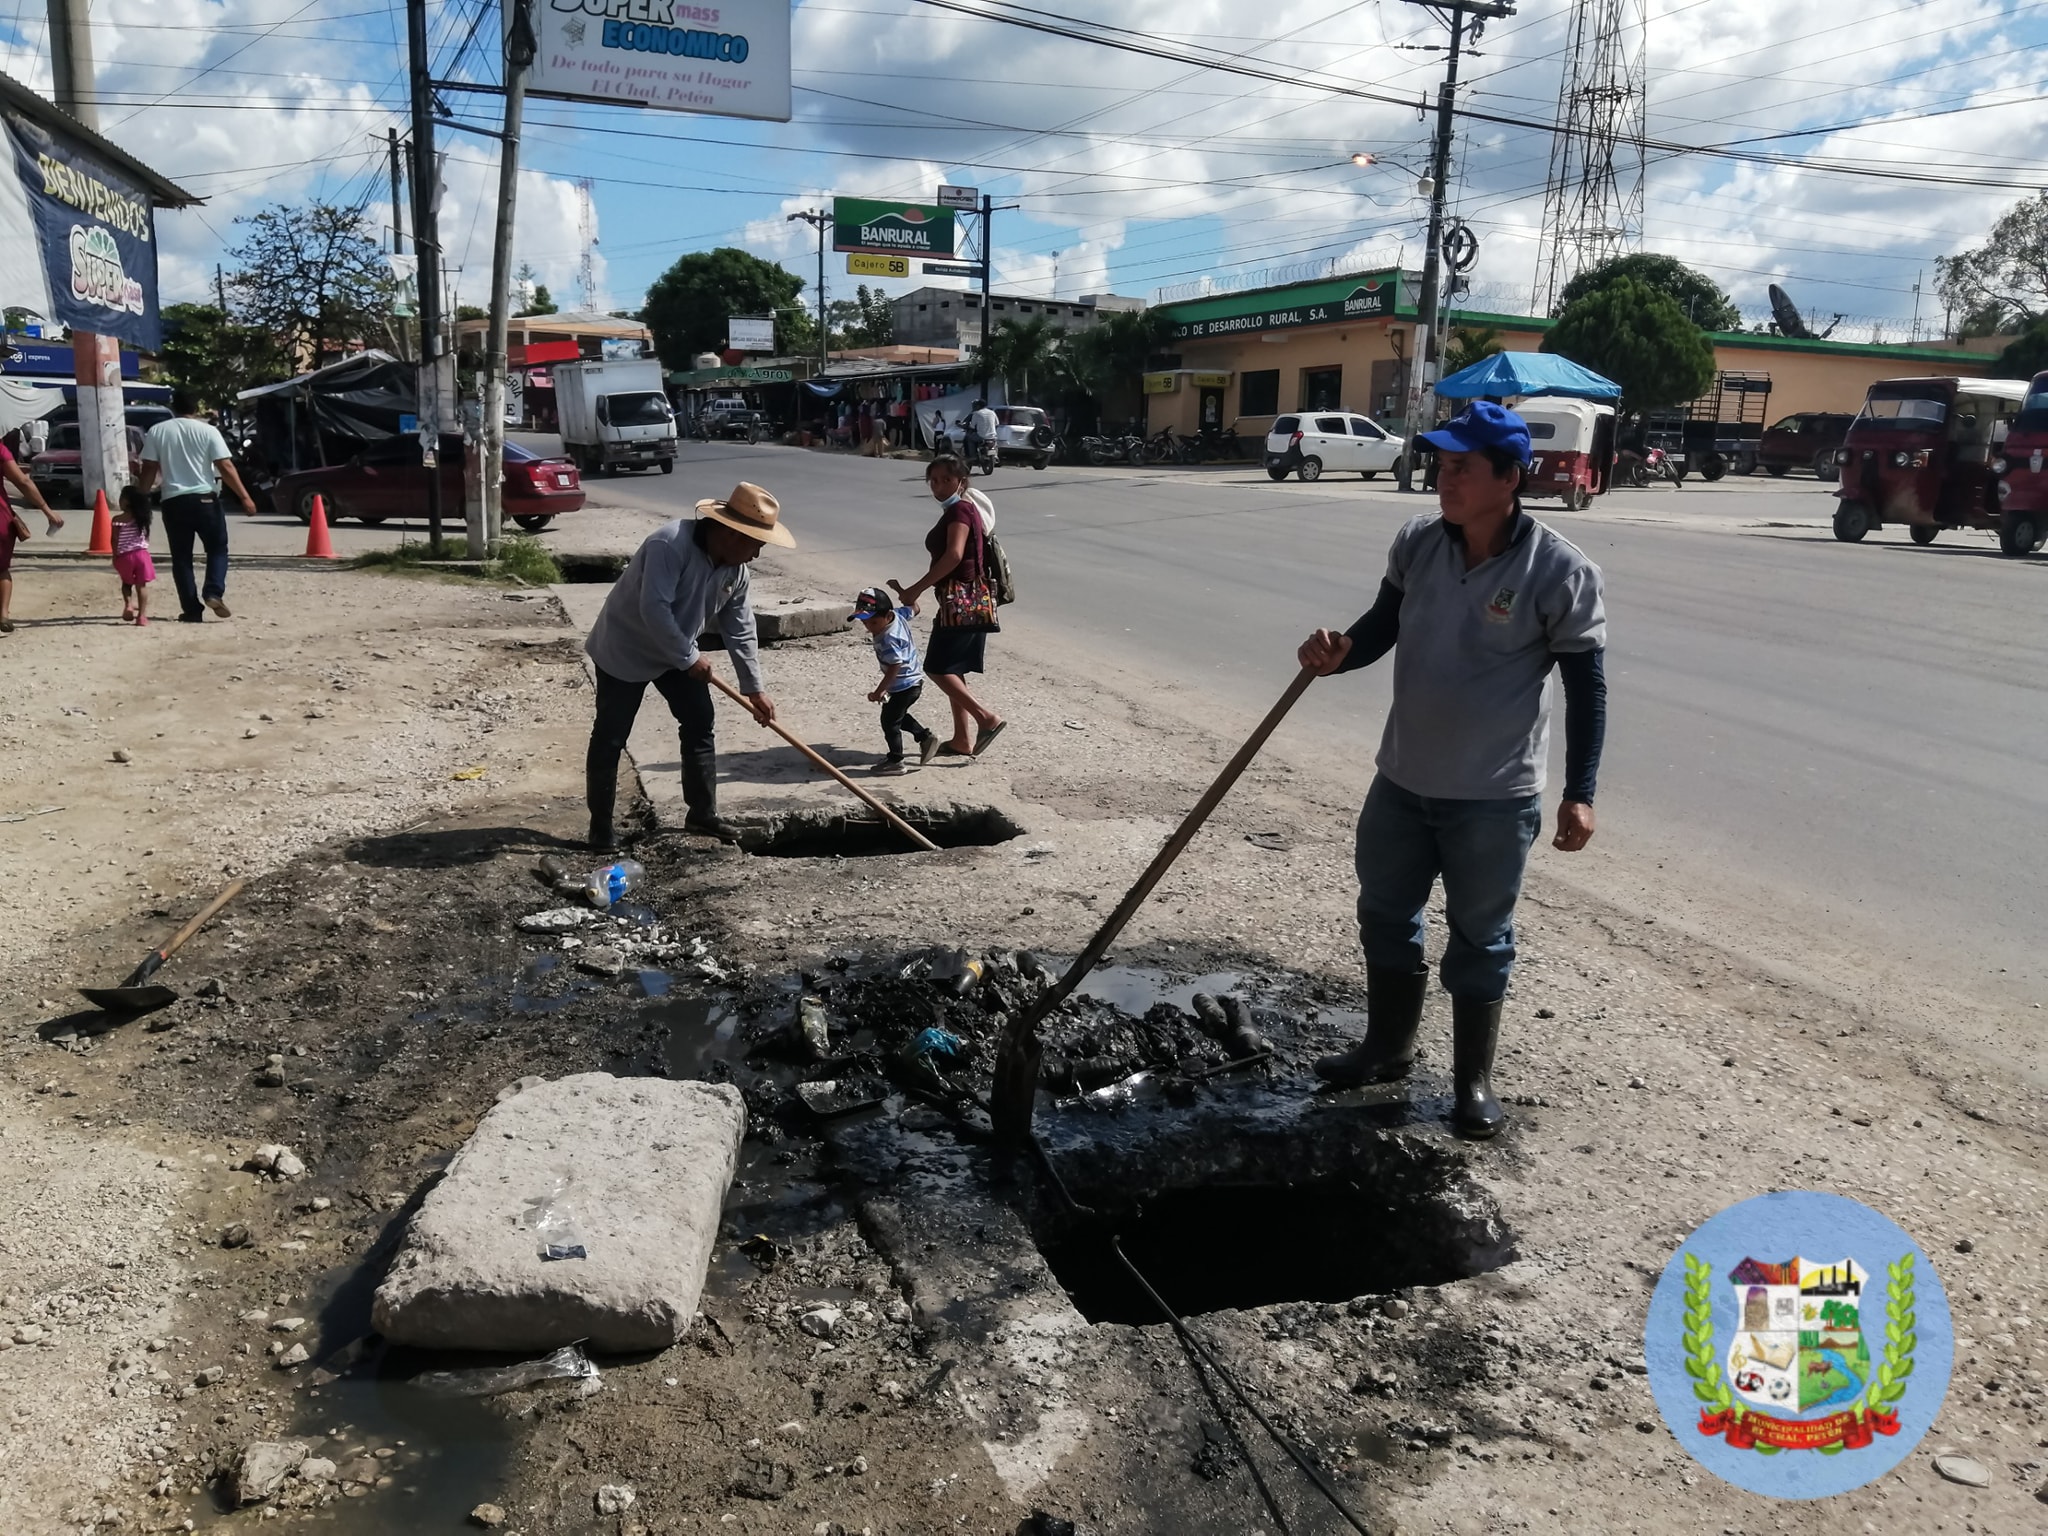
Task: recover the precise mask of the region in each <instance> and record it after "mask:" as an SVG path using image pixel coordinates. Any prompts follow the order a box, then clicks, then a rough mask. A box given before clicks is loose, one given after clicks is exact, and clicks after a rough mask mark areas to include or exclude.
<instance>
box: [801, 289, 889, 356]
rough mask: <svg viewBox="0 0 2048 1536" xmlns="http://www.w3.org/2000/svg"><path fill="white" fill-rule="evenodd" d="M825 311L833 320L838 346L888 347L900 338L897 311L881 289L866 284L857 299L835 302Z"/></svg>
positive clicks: (856, 291) (855, 293)
mask: <svg viewBox="0 0 2048 1536" xmlns="http://www.w3.org/2000/svg"><path fill="white" fill-rule="evenodd" d="M825 310H826V313H827V314H828V315H829V316H830V317H831V320H832V345H833V346H835V347H886V346H888V345H889V343H890V342H892V341H894V340H895V339H896V312H895V311H894V310H892V309H890V307H889V295H887V294H886V293H884V292H882V290H881V289H879V288H872V289H871V288H869V287H868V285H867V284H866V283H862V284H861V285H860V287H858V288H857V289H855V290H854V297H853V298H850V299H835V300H833V301H832V302H831V303H829V304H827V305H826V306H825ZM815 334H816V333H815V329H814V330H813V335H815Z"/></svg>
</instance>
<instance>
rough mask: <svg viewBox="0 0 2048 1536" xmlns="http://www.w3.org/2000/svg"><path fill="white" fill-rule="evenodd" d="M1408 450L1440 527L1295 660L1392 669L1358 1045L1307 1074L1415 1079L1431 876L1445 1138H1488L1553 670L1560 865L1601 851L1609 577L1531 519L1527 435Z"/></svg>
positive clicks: (1461, 433) (1365, 924)
mask: <svg viewBox="0 0 2048 1536" xmlns="http://www.w3.org/2000/svg"><path fill="white" fill-rule="evenodd" d="M1419 441H1421V442H1422V443H1425V444H1427V445H1428V446H1430V447H1432V448H1434V449H1435V450H1436V451H1437V455H1438V464H1439V468H1438V482H1437V484H1438V492H1437V496H1438V504H1439V506H1440V507H1441V509H1442V510H1441V512H1440V513H1426V514H1424V515H1423V516H1420V517H1417V518H1414V519H1412V520H1411V521H1410V522H1409V523H1408V524H1407V525H1406V526H1405V527H1403V528H1402V529H1401V531H1400V532H1399V533H1397V534H1396V535H1395V536H1394V543H1393V547H1392V549H1391V550H1390V551H1389V552H1388V556H1387V574H1386V577H1385V579H1384V580H1383V581H1381V583H1380V589H1379V596H1378V598H1377V600H1376V601H1375V602H1374V603H1373V606H1372V609H1371V611H1369V612H1368V613H1367V614H1366V615H1365V616H1364V617H1363V618H1361V619H1360V620H1359V621H1358V622H1357V623H1356V624H1353V625H1352V626H1351V628H1350V629H1348V630H1346V631H1344V632H1343V633H1341V634H1340V633H1338V632H1336V631H1334V630H1328V629H1319V630H1317V631H1316V632H1315V633H1314V634H1312V635H1310V636H1309V637H1308V639H1307V640H1306V641H1304V642H1303V643H1302V646H1301V649H1300V653H1299V656H1300V661H1301V664H1302V666H1304V667H1307V668H1309V669H1310V670H1312V671H1314V672H1315V673H1317V674H1318V675H1320V676H1329V675H1331V674H1333V673H1337V672H1349V671H1353V670H1355V669H1356V668H1359V667H1363V666H1367V665H1369V664H1370V663H1372V662H1375V661H1377V660H1379V659H1380V657H1382V656H1384V655H1385V654H1386V653H1387V652H1388V651H1390V650H1391V651H1393V652H1394V698H1393V704H1392V707H1391V708H1390V709H1389V711H1388V713H1387V724H1386V731H1385V734H1384V736H1383V737H1382V738H1381V742H1380V752H1379V759H1378V766H1379V773H1378V775H1377V776H1376V777H1375V778H1374V780H1373V783H1372V788H1371V790H1370V792H1368V793H1367V795H1366V797H1365V808H1364V810H1363V811H1362V812H1361V813H1360V815H1359V818H1358V849H1357V867H1358V929H1359V937H1360V939H1361V941H1362V943H1363V946H1364V949H1365V978H1366V982H1365V984H1366V999H1367V1014H1368V1017H1367V1021H1366V1032H1365V1040H1364V1042H1363V1043H1362V1044H1360V1045H1358V1046H1356V1047H1354V1048H1353V1049H1351V1050H1349V1051H1346V1052H1344V1053H1343V1054H1342V1055H1337V1056H1326V1057H1324V1058H1323V1059H1322V1060H1320V1061H1318V1062H1317V1063H1316V1071H1317V1072H1318V1073H1319V1074H1320V1075H1321V1076H1322V1077H1323V1078H1325V1079H1326V1080H1327V1081H1329V1082H1331V1083H1333V1084H1336V1085H1338V1086H1340V1087H1353V1086H1356V1085H1358V1084H1361V1083H1378V1082H1391V1081H1394V1080H1395V1079H1398V1078H1402V1077H1405V1076H1407V1074H1408V1070H1409V1067H1410V1065H1411V1064H1412V1062H1413V1061H1414V1057H1415V1037H1416V1034H1417V1032H1418V1031H1419V1029H1420V1028H1421V1024H1422V1009H1423V1002H1424V999H1425V997H1426V995H1427V992H1428V987H1429V971H1428V968H1427V966H1426V964H1425V962H1424V957H1423V912H1424V909H1425V908H1426V906H1427V905H1428V902H1429V893H1430V888H1431V886H1432V885H1433V884H1434V883H1435V882H1436V880H1437V879H1438V877H1439V876H1441V877H1442V880H1443V885H1444V914H1445V918H1446V922H1447V927H1448V928H1449V930H1450V932H1449V937H1448V939H1447V940H1446V942H1445V945H1444V955H1443V963H1442V965H1441V967H1440V969H1439V974H1440V976H1441V978H1442V981H1443V986H1444V990H1445V991H1447V992H1449V993H1450V994H1451V1077H1452V1082H1453V1085H1454V1087H1455V1090H1456V1096H1455V1107H1454V1110H1453V1124H1454V1126H1455V1128H1456V1129H1457V1131H1458V1132H1459V1134H1461V1135H1465V1136H1472V1137H1487V1136H1491V1135H1493V1134H1494V1133H1495V1132H1496V1131H1498V1130H1499V1129H1500V1127H1501V1123H1502V1115H1501V1108H1500V1104H1499V1102H1498V1101H1497V1100H1496V1099H1495V1098H1494V1094H1493V1082H1492V1075H1493V1057H1494V1048H1495V1046H1496V1045H1497V1044H1498V1042H1499V1038H1500V1016H1501V1003H1502V999H1503V998H1504V997H1505V996H1506V994H1507V986H1508V975H1509V972H1510V971H1511V969H1512V968H1513V966H1514V961H1515V925H1514V919H1515V902H1516V900H1517V898H1518V897H1519V896H1520V895H1521V890H1522V874H1523V870H1524V868H1525V866H1526V864H1527V862H1528V857H1529V846H1530V844H1531V843H1533V842H1534V841H1535V839H1536V836H1537V834H1538V833H1539V832H1540V831H1541V829H1542V825H1543V805H1542V796H1543V770H1544V759H1545V757H1546V755H1547V753H1548V749H1549V744H1550V691H1549V675H1550V672H1551V669H1552V668H1553V667H1554V668H1556V670H1557V673H1558V677H1559V679H1560V680H1561V681H1562V683H1563V685H1564V696H1565V786H1564V797H1563V800H1562V803H1561V804H1560V805H1559V806H1558V813H1557V832H1556V835H1555V836H1554V837H1553V838H1552V839H1551V845H1552V846H1553V847H1556V848H1559V849H1562V850H1563V851H1565V852H1567V853H1575V852H1577V851H1578V850H1579V849H1581V848H1583V847H1585V846H1586V844H1587V842H1588V841H1589V840H1590V839H1591V838H1592V836H1593V788H1594V780H1595V779H1596V777H1597V776H1598V773H1599V767H1600V749H1601V744H1602V741H1603V738H1604V736H1605V732H1606V722H1607V684H1606V679H1605V671H1604V663H1603V659H1602V658H1603V656H1604V654H1605V653H1604V650H1603V647H1604V646H1605V645H1606V643H1607V618H1606V610H1605V607H1604V602H1603V597H1602V590H1601V589H1602V582H1601V576H1600V568H1599V567H1598V566H1596V565H1594V564H1593V562H1592V561H1590V560H1588V559H1587V558H1586V557H1585V556H1584V555H1583V554H1581V553H1580V552H1579V551H1578V550H1577V549H1575V548H1574V547H1573V546H1572V545H1571V544H1570V543H1569V542H1567V541H1566V540H1565V539H1564V538H1563V537H1561V536H1560V535H1559V534H1558V533H1556V532H1555V531H1554V530H1552V529H1550V528H1548V527H1545V526H1544V525H1543V524H1542V523H1539V522H1537V521H1536V519H1535V518H1533V517H1531V516H1529V515H1528V513H1526V512H1524V511H1523V510H1522V504H1521V495H1520V492H1521V487H1522V484H1523V482H1524V479H1525V478H1526V477H1527V475H1528V474H1529V429H1528V427H1527V426H1526V425H1525V424H1524V423H1523V421H1522V419H1521V418H1520V417H1519V416H1517V415H1515V414H1514V413H1513V412H1512V411H1509V410H1506V409H1504V408H1502V407H1501V406H1498V405H1495V404H1493V403H1491V402H1490V401H1478V402H1475V403H1474V404H1472V405H1470V406H1468V407H1466V409H1465V410H1464V411H1463V412H1462V413H1460V414H1459V415H1458V416H1456V417H1454V418H1453V419H1452V420H1450V421H1448V422H1446V423H1445V424H1444V425H1443V426H1442V427H1441V428H1439V429H1438V430H1436V431H1434V432H1427V433H1424V434H1422V436H1421V438H1420V439H1419Z"/></svg>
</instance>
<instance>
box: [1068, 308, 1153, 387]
mask: <svg viewBox="0 0 2048 1536" xmlns="http://www.w3.org/2000/svg"><path fill="white" fill-rule="evenodd" d="M1172 336H1173V321H1172V320H1171V319H1169V318H1168V317H1167V316H1166V315H1164V314H1163V313H1161V312H1160V311H1158V310H1156V309H1128V310H1117V311H1115V312H1114V313H1112V314H1110V315H1108V316H1106V317H1104V318H1103V319H1102V320H1101V321H1099V322H1098V323H1097V324H1095V325H1091V326H1090V327H1088V329H1087V330H1085V331H1079V332H1077V333H1075V334H1074V335H1073V336H1071V337H1070V338H1068V341H1067V346H1066V352H1067V358H1068V362H1069V366H1070V367H1071V368H1072V369H1073V372H1074V378H1075V381H1076V382H1077V383H1079V384H1080V385H1081V387H1082V388H1083V389H1085V390H1087V391H1088V392H1089V393H1090V394H1091V395H1093V396H1095V398H1096V399H1098V400H1100V399H1102V398H1103V397H1105V396H1107V395H1110V394H1112V393H1115V392H1118V391H1122V390H1135V389H1136V388H1137V387H1138V378H1139V375H1141V374H1142V373H1144V371H1145V365H1146V363H1148V362H1149V361H1150V360H1151V359H1152V357H1153V356H1154V355H1155V354H1156V353H1158V352H1160V351H1161V350H1163V349H1164V348H1165V346H1166V345H1167V343H1168V341H1170V340H1171V339H1172Z"/></svg>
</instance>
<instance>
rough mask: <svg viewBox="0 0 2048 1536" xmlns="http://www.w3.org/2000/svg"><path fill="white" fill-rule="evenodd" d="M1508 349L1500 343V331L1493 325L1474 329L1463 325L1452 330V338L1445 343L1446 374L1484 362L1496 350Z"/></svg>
mask: <svg viewBox="0 0 2048 1536" xmlns="http://www.w3.org/2000/svg"><path fill="white" fill-rule="evenodd" d="M1506 350H1507V349H1506V348H1505V347H1503V346H1502V345H1501V344H1500V332H1499V331H1496V330H1495V329H1494V328H1493V327H1492V326H1490V325H1487V326H1481V327H1479V328H1478V329H1477V330H1474V329H1472V328H1471V327H1469V326H1463V325H1461V326H1459V327H1458V328H1457V329H1456V330H1454V331H1452V332H1451V339H1450V340H1449V341H1448V342H1447V343H1445V345H1444V362H1443V371H1444V374H1445V375H1446V376H1447V377H1448V376H1449V375H1451V374H1454V373H1460V372H1462V371H1464V370H1465V369H1467V368H1470V367H1471V366H1472V365H1473V364H1474V363H1483V362H1485V361H1486V360H1487V359H1488V358H1489V357H1492V356H1493V355H1494V354H1495V353H1496V352H1503V351H1506Z"/></svg>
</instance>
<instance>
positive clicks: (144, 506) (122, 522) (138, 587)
mask: <svg viewBox="0 0 2048 1536" xmlns="http://www.w3.org/2000/svg"><path fill="white" fill-rule="evenodd" d="M152 520H153V519H152V514H151V512H150V510H149V492H147V491H145V490H144V489H143V488H142V487H141V486H139V485H124V486H122V487H121V510H120V511H119V512H116V513H115V514H114V574H115V575H116V576H118V577H120V578H121V622H122V623H123V624H147V623H148V622H149V584H150V583H151V582H153V581H155V580H156V562H155V561H154V560H152V559H150V557H149V525H150V523H151V521H152Z"/></svg>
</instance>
